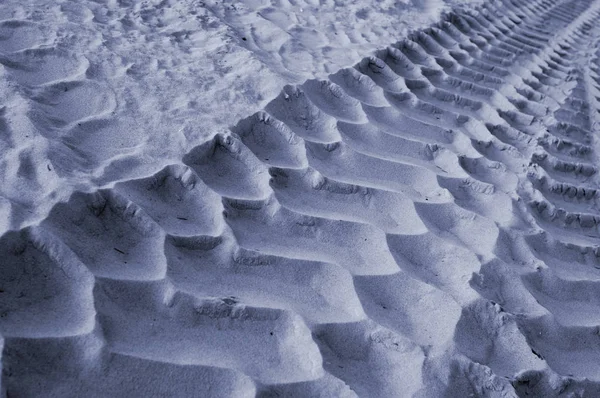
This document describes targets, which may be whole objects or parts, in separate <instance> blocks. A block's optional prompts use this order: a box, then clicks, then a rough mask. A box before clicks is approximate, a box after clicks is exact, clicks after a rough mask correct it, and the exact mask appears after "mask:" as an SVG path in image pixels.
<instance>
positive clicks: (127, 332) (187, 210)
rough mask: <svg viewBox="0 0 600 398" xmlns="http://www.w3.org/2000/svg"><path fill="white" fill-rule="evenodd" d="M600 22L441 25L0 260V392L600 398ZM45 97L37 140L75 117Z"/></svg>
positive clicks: (239, 127) (539, 12)
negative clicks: (52, 111) (50, 111)
mask: <svg viewBox="0 0 600 398" xmlns="http://www.w3.org/2000/svg"><path fill="white" fill-rule="evenodd" d="M599 21H600V3H599V2H598V1H567V0H536V1H531V2H524V1H523V2H520V1H517V0H503V1H498V2H494V3H491V4H488V5H485V6H482V7H480V8H479V9H477V10H475V11H464V10H463V11H455V12H451V13H449V14H447V15H445V16H444V18H443V19H442V21H440V22H439V23H437V24H436V25H434V26H431V27H429V28H427V29H424V30H421V31H417V32H413V33H411V34H410V35H409V36H408V37H407V38H404V39H402V40H400V41H399V42H397V43H395V44H393V45H391V46H389V47H388V48H385V49H382V50H380V51H377V52H376V53H375V54H374V55H372V56H370V57H367V58H365V59H363V60H362V61H361V62H359V63H358V64H357V65H355V66H354V67H352V68H346V69H342V70H340V71H338V72H336V73H334V74H332V75H331V76H330V78H329V79H328V80H311V81H307V82H305V83H304V84H302V85H299V86H286V87H285V88H284V89H283V90H282V92H281V94H280V95H279V96H278V97H277V98H275V99H274V100H273V101H272V102H270V103H269V104H268V105H267V106H266V108H265V109H264V111H261V112H258V113H257V114H255V115H252V116H250V117H248V118H246V119H244V120H241V121H239V122H238V123H236V124H235V126H233V127H232V128H231V130H230V131H228V132H222V133H218V134H215V135H214V136H213V137H212V138H211V139H210V140H208V141H207V142H205V143H203V144H201V145H199V146H197V147H195V148H191V149H190V150H189V152H188V153H187V155H185V156H184V157H183V159H182V161H181V162H180V163H178V164H172V165H169V166H167V167H165V168H164V169H163V170H161V171H160V172H158V173H156V174H155V175H153V176H149V177H147V178H142V179H137V180H129V181H122V182H120V183H118V184H116V185H115V186H114V187H112V188H109V189H103V190H100V191H97V192H92V193H89V192H88V193H84V192H76V193H74V194H73V195H72V196H71V198H70V199H69V200H68V201H66V202H63V203H60V204H58V205H56V206H55V207H54V208H53V209H52V211H50V213H49V215H48V217H47V218H46V219H45V220H44V221H42V222H41V223H40V225H39V226H36V227H29V228H26V229H23V230H21V231H16V232H10V233H7V234H5V235H3V236H2V237H1V238H0V240H1V244H0V248H2V253H3V254H4V256H3V258H6V259H8V260H6V261H5V262H4V263H2V265H1V266H0V267H2V268H1V271H2V272H0V336H1V337H0V347H2V356H1V360H2V379H1V380H2V381H1V383H2V384H1V386H2V389H4V392H5V393H6V395H9V394H10V396H13V394H14V395H16V396H41V395H46V396H47V395H52V396H81V395H82V394H83V393H85V395H87V396H93V395H96V396H107V395H110V396H131V394H134V395H137V396H142V395H143V396H160V395H161V394H167V395H171V396H175V395H177V396H191V395H199V396H210V397H213V396H214V397H242V396H261V397H271V396H290V397H297V396H322V397H329V396H336V397H341V396H344V397H353V396H361V397H405V396H407V397H408V396H415V397H429V396H448V397H450V396H452V397H454V396H465V397H466V396H482V397H499V396H503V397H515V396H546V397H555V396H556V397H558V396H585V397H594V396H598V395H600V377H599V376H598V375H599V374H600V365H599V364H598V361H597V356H598V353H599V351H600V339H599V337H598V325H599V324H600V316H599V315H598V314H599V312H598V309H599V308H600V294H599V293H598V286H599V285H598V284H599V283H600V261H599V260H598V259H599V258H600V254H599V253H600V249H598V243H597V242H598V238H599V237H600V232H599V231H600V230H599V225H600V205H599V203H598V195H599V194H598V186H599V185H598V184H599V182H600V181H599V180H598V178H600V177H598V166H597V164H598V155H597V152H596V149H595V148H596V146H597V141H596V138H595V135H596V133H597V132H596V130H597V127H598V120H597V119H598V116H597V114H598V112H597V109H598V101H599V98H600V95H599V94H598V90H599V89H600V76H599V75H598V72H600V53H598V52H594V50H593V48H594V47H595V45H596V44H597V42H598V39H599V38H600V29H598V27H597V26H598V22H599ZM23 26H24V27H23V29H34V28H35V27H34V26H31V27H30V26H28V25H23ZM7 29H12V28H11V27H10V25H7V24H3V25H1V26H0V39H2V37H4V36H2V35H6V34H5V33H3V32H5V31H6V30H7ZM7 37H9V39H4V42H0V43H4V45H5V46H8V47H7V48H10V49H20V48H22V47H23V46H27V45H28V43H25V42H20V41H18V40H17V39H16V36H14V38H13V36H10V35H8V36H7ZM590 43H593V44H594V45H590ZM20 56H24V57H25V56H31V55H30V54H28V53H23V54H21V55H20ZM53 56H55V55H53V54H45V55H43V56H41V58H40V59H41V60H42V61H43V62H54V61H52V59H54V58H52V57H53ZM0 62H3V63H7V62H10V60H5V59H0ZM53 65H54V64H53ZM64 65H66V66H64V67H69V64H64ZM60 71H61V70H59V69H56V68H54V69H53V68H51V69H50V72H51V73H49V74H48V79H51V78H53V76H54V75H53V73H54V72H56V73H57V76H58V73H59V72H60ZM10 73H15V76H16V78H18V79H22V81H23V82H24V84H38V83H40V82H38V81H34V80H32V79H33V77H32V75H30V74H28V72H27V71H11V72H10ZM35 76H37V75H35ZM49 83H51V84H49V87H48V88H47V90H50V91H51V90H56V89H57V86H56V85H55V83H54V82H53V81H50V82H49ZM86 84H87V83H86ZM90 84H91V83H90ZM60 87H62V86H60ZM70 89H72V90H81V92H82V93H85V92H87V91H86V90H88V86H86V85H85V84H83V83H82V84H79V83H78V84H74V85H73V87H70ZM50 91H43V92H41V94H40V98H39V101H38V102H39V107H40V108H39V109H40V113H39V117H40V118H44V117H45V116H44V115H45V114H44V109H45V108H44V107H48V106H65V107H69V105H68V104H69V101H72V99H71V97H70V96H69V95H67V94H64V96H61V97H60V98H61V101H59V104H58V105H49V104H47V103H45V102H47V101H46V100H45V99H47V98H49V97H47V96H52V93H51V92H50ZM66 91H67V90H65V92H66ZM82 95H83V94H82ZM105 102H106V101H103V103H105ZM95 106H96V103H94V102H91V103H90V104H89V109H83V108H72V109H71V108H70V109H71V110H70V112H63V114H64V119H62V120H53V121H52V122H53V123H55V124H56V126H64V125H69V124H71V123H73V122H74V121H76V120H80V119H82V118H85V117H86V115H87V113H88V111H89V112H92V111H93V112H94V113H98V112H102V111H103V110H102V109H96V108H94V107H95ZM92 108H93V109H92ZM0 116H1V115H0ZM88 127H89V126H88ZM92 127H93V126H92ZM96 127H97V128H100V129H101V128H102V126H96ZM86 128H87V127H86ZM90 128H91V127H90ZM73 139H74V138H73ZM75 144H76V143H75ZM75 144H74V145H75ZM30 286H43V287H44V288H43V289H42V290H32V289H31V288H30ZM131 378H133V379H131ZM149 381H151V382H149ZM167 381H168V382H167ZM167 386H168V389H167Z"/></svg>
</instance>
